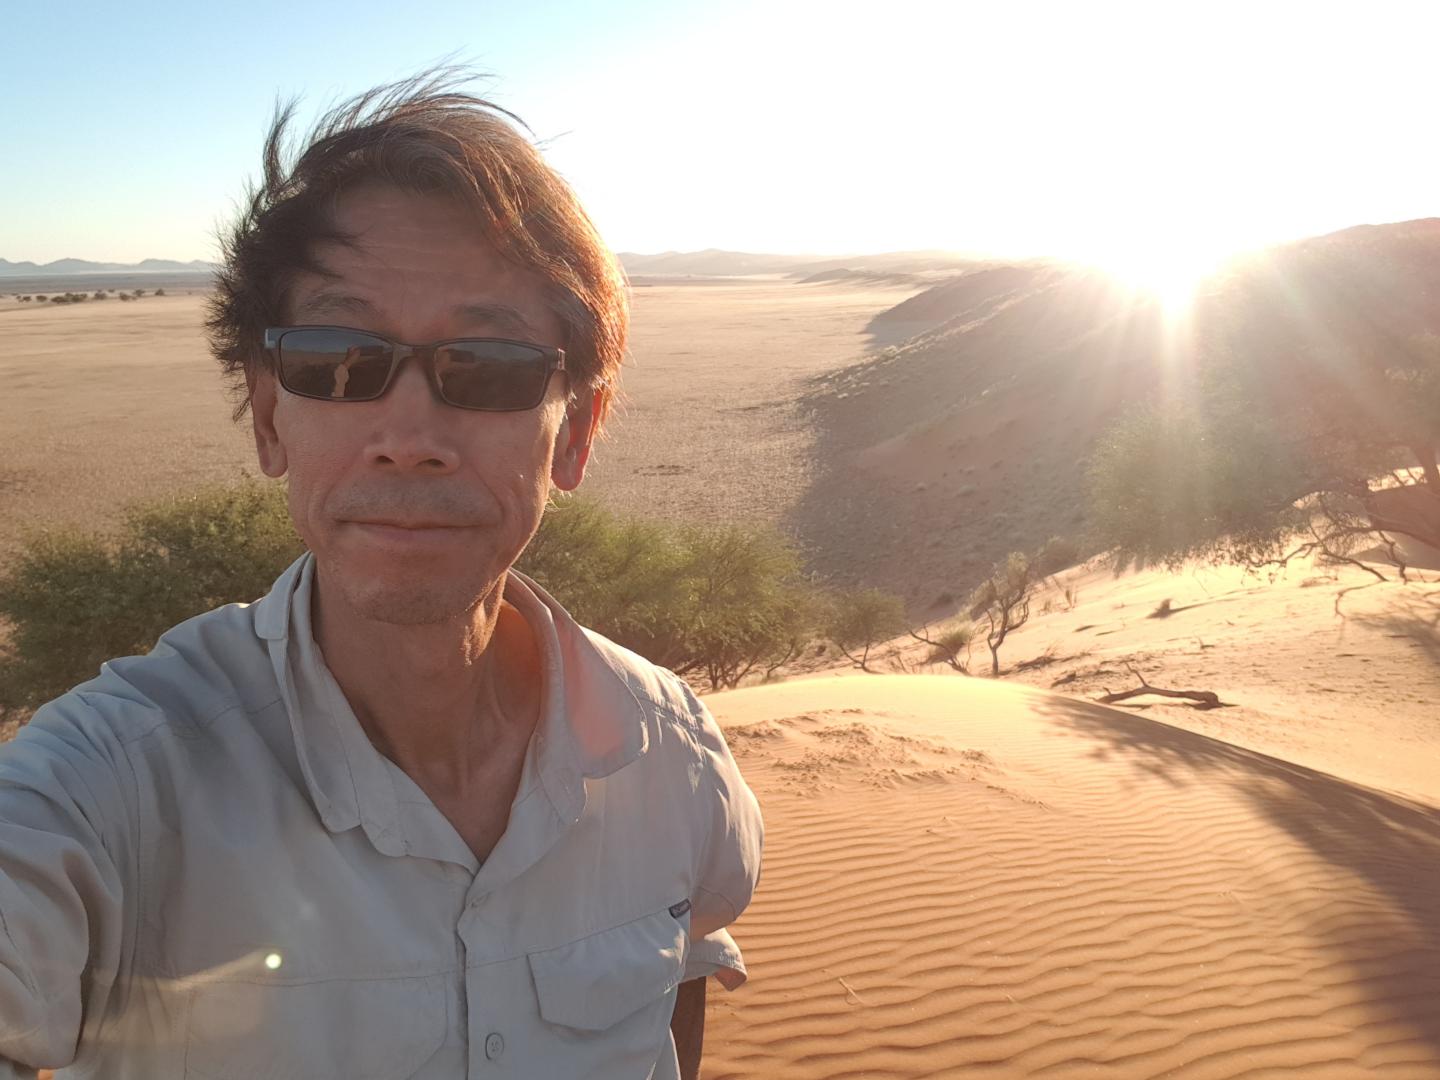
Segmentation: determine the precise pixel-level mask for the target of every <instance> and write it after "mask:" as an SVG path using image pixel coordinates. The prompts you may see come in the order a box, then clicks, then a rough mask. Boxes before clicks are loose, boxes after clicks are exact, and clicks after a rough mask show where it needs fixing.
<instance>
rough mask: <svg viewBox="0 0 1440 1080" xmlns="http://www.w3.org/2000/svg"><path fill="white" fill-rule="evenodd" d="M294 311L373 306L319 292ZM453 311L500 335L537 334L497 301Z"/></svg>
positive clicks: (366, 310) (359, 310) (365, 311)
mask: <svg viewBox="0 0 1440 1080" xmlns="http://www.w3.org/2000/svg"><path fill="white" fill-rule="evenodd" d="M295 310H296V311H303V312H307V313H308V314H311V315H325V314H327V313H335V314H342V315H343V314H361V315H369V314H372V313H373V312H374V311H375V305H374V304H372V303H371V302H370V301H369V300H366V299H365V298H364V297H362V296H352V295H351V294H349V293H344V292H340V291H338V290H335V289H321V290H320V291H319V292H316V293H314V294H312V295H310V296H307V297H306V298H305V299H303V300H301V301H300V302H299V303H297V304H296V305H295ZM454 310H455V314H456V316H458V317H459V318H461V319H464V320H465V321H466V322H467V323H483V324H485V325H486V326H493V327H496V328H497V329H499V330H501V331H502V332H504V333H509V334H517V335H520V336H524V337H534V336H535V335H536V334H537V333H538V331H537V330H536V329H535V326H534V324H533V323H531V321H530V320H529V319H528V318H526V317H525V313H524V312H522V311H521V310H520V309H519V308H517V307H514V306H512V305H510V304H507V303H504V302H503V301H500V300H473V301H470V302H469V303H465V304H460V305H459V306H457V307H456V308H455V309H454Z"/></svg>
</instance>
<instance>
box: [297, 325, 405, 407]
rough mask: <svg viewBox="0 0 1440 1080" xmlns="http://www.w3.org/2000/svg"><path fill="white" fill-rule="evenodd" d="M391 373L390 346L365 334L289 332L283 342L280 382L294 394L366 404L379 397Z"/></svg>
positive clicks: (332, 331) (313, 331)
mask: <svg viewBox="0 0 1440 1080" xmlns="http://www.w3.org/2000/svg"><path fill="white" fill-rule="evenodd" d="M389 373H390V348H389V346H388V345H386V344H385V343H384V342H383V341H377V340H376V339H375V338H371V337H367V336H365V335H363V334H355V333H346V332H345V331H341V330H290V331H288V332H286V333H285V334H284V335H282V336H281V338H280V382H281V384H282V385H283V386H284V387H285V389H287V390H289V391H290V392H291V393H292V394H301V395H304V396H305V397H314V398H332V399H334V400H337V401H364V400H367V399H369V398H375V397H379V396H380V393H381V391H382V390H384V389H385V377H386V376H387V375H388V374H389Z"/></svg>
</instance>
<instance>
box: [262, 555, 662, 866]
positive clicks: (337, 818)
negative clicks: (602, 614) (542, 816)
mask: <svg viewBox="0 0 1440 1080" xmlns="http://www.w3.org/2000/svg"><path fill="white" fill-rule="evenodd" d="M315 572H316V570H315V558H314V556H313V555H312V554H311V553H309V552H306V553H305V554H304V555H302V556H301V557H300V558H299V559H297V560H296V561H295V562H294V563H293V564H292V565H291V566H290V567H289V568H288V569H287V570H286V571H285V572H284V573H283V574H281V575H280V577H279V578H278V579H277V580H276V582H275V584H274V586H273V587H272V588H271V590H270V592H269V593H268V594H267V595H266V596H265V597H264V598H263V599H261V600H260V601H258V602H257V603H256V604H254V605H253V611H254V620H255V632H256V634H257V635H258V636H259V637H261V638H262V639H264V640H265V642H266V643H267V647H268V649H269V652H270V659H271V665H272V667H273V668H274V671H275V678H276V681H277V683H278V684H279V686H280V690H281V695H282V697H283V698H284V701H285V706H286V709H287V711H288V712H289V715H290V726H291V731H292V733H293V734H294V737H295V748H296V753H297V755H298V758H299V763H300V770H301V773H302V774H303V776H304V778H305V783H306V786H307V787H308V788H309V791H310V797H311V799H312V800H313V801H314V803H315V806H316V809H317V810H318V811H319V813H320V817H321V820H322V821H323V822H324V823H325V826H326V827H327V828H328V829H330V830H331V831H332V832H342V831H344V830H346V829H351V828H354V827H355V826H356V825H362V826H364V828H365V831H366V834H367V835H368V836H369V837H370V839H371V841H372V843H374V844H375V846H376V848H377V849H379V850H380V851H381V852H383V853H385V854H387V855H398V854H403V853H404V851H405V841H404V836H403V830H402V828H401V823H400V818H399V806H398V802H397V799H396V792H395V786H394V782H393V780H392V779H391V777H390V773H389V770H388V769H387V767H386V763H385V761H384V759H383V758H382V757H381V755H380V753H379V751H377V750H376V749H375V748H374V746H373V745H371V743H370V740H369V738H368V737H367V736H366V735H365V732H364V729H363V728H361V726H360V722H359V720H358V719H356V717H355V714H354V711H353V710H352V709H351V708H350V705H349V703H348V702H347V701H346V700H345V696H344V694H343V692H341V690H340V687H339V685H338V684H337V683H336V682H335V679H334V676H333V675H331V673H330V669H329V668H328V667H327V666H326V664H325V661H324V657H323V656H322V655H321V653H320V649H319V647H318V646H317V645H316V644H315V639H314V634H313V631H312V627H311V621H310V598H311V594H312V590H313V588H314V580H315ZM505 599H506V600H507V601H509V602H510V603H511V604H512V605H513V606H514V607H515V609H516V610H517V611H519V612H520V614H521V615H522V616H523V617H524V618H525V620H526V622H527V623H528V624H529V625H530V629H531V632H532V633H533V634H534V636H535V640H536V643H537V645H538V647H539V650H540V658H541V672H542V676H541V678H542V686H541V697H540V718H539V721H538V723H537V724H536V728H535V735H534V737H533V738H532V741H531V745H530V750H529V753H530V755H533V763H534V766H535V770H536V773H537V774H538V776H539V778H540V782H541V785H542V786H543V788H544V790H545V793H546V795H547V797H548V798H549V800H550V803H551V805H552V806H553V808H554V810H555V812H556V814H557V815H559V817H560V818H561V819H562V820H563V821H565V822H566V823H570V822H574V821H576V820H578V819H579V816H580V812H581V811H582V810H583V809H584V805H585V789H584V779H585V778H600V777H604V776H608V775H610V774H611V773H613V772H615V771H616V770H618V769H620V768H623V767H624V766H625V765H627V764H629V763H630V762H632V761H634V760H636V759H637V758H638V757H640V756H641V755H642V754H643V753H645V751H646V749H647V747H648V745H649V736H648V724H647V710H646V709H645V708H644V706H643V705H642V703H641V699H640V697H638V696H637V695H636V693H635V691H634V689H632V686H631V681H630V680H629V679H627V678H626V676H625V672H624V668H623V664H622V663H621V662H619V661H618V660H617V658H616V655H614V654H613V653H612V650H613V648H614V647H613V646H609V647H608V648H607V647H603V646H602V645H600V644H599V643H597V641H596V640H594V639H593V638H592V636H591V634H590V631H588V630H586V629H584V628H583V627H581V626H580V625H579V624H578V623H576V622H575V620H574V619H573V618H571V616H570V614H569V613H568V612H566V611H565V609H564V608H563V607H562V606H561V605H560V604H559V603H558V602H557V601H556V600H555V599H554V598H553V597H552V596H550V595H549V594H548V593H547V592H546V591H545V590H544V589H542V588H541V587H540V586H539V585H537V584H536V583H535V582H533V581H531V580H530V579H529V578H528V577H526V576H525V575H524V574H521V573H519V572H518V571H515V570H511V571H510V572H509V574H508V575H507V578H506V583H505ZM600 640H601V641H603V639H600ZM606 645H608V643H606Z"/></svg>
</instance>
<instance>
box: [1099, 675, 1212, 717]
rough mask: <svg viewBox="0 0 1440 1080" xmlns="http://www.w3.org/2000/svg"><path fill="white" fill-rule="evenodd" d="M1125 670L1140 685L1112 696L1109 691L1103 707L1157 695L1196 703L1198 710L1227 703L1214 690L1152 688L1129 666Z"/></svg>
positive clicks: (1103, 700)
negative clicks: (1148, 695) (1147, 695)
mask: <svg viewBox="0 0 1440 1080" xmlns="http://www.w3.org/2000/svg"><path fill="white" fill-rule="evenodd" d="M1125 669H1126V670H1127V671H1129V672H1130V674H1131V675H1134V676H1135V678H1137V679H1139V680H1140V685H1139V686H1138V687H1137V688H1136V689H1134V690H1122V691H1120V692H1119V693H1118V694H1112V693H1110V692H1109V691H1108V690H1107V691H1106V693H1105V696H1104V697H1102V698H1100V703H1101V704H1102V705H1114V704H1116V703H1117V702H1121V701H1128V700H1129V699H1130V698H1133V697H1140V696H1141V695H1142V694H1157V695H1159V696H1160V697H1168V698H1183V699H1185V700H1186V701H1191V702H1194V705H1193V706H1192V708H1196V709H1219V708H1223V707H1224V705H1225V702H1223V701H1221V700H1220V695H1219V694H1217V693H1215V691H1213V690H1166V689H1165V688H1163V687H1159V686H1151V685H1150V684H1149V683H1148V682H1146V681H1145V676H1143V675H1141V674H1140V673H1139V672H1138V671H1136V670H1135V669H1134V668H1133V667H1131V666H1130V665H1129V664H1126V665H1125Z"/></svg>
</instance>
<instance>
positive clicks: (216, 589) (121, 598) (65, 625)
mask: <svg viewBox="0 0 1440 1080" xmlns="http://www.w3.org/2000/svg"><path fill="white" fill-rule="evenodd" d="M302 550H303V548H302V546H301V544H300V540H299V537H297V536H296V535H295V531H294V529H293V528H292V527H291V524H290V517H289V514H288V512H287V510H286V507H285V489H284V488H283V487H281V486H279V485H272V484H265V483H262V482H260V481H256V480H248V481H246V482H245V483H242V484H239V485H232V486H225V487H212V488H206V489H203V490H201V491H198V492H195V493H193V494H191V495H188V496H185V497H180V498H172V499H166V500H163V501H159V502H154V503H149V504H146V505H144V506H141V507H137V508H135V509H132V510H131V511H130V512H129V513H127V514H126V516H125V519H124V523H123V527H122V528H121V530H120V534H119V536H118V537H116V538H114V539H104V538H102V537H100V536H98V535H95V534H76V533H69V532H54V531H47V532H37V533H32V534H31V535H30V536H29V537H28V539H27V540H26V541H25V542H24V544H23V546H22V549H21V552H20V555H19V556H18V558H17V559H16V561H15V562H14V563H13V564H12V565H11V567H10V569H9V571H8V572H7V573H6V575H5V576H4V577H3V578H0V618H4V619H6V620H7V621H8V622H9V623H10V625H11V628H12V629H11V635H10V643H9V645H8V646H7V647H6V648H5V649H4V650H3V651H0V709H3V708H10V709H22V708H33V707H35V706H36V705H39V704H41V703H42V702H45V701H48V700H49V699H51V698H53V697H55V696H57V695H59V694H62V693H64V692H65V691H67V690H69V689H70V688H71V687H72V686H74V685H76V684H77V683H80V682H84V681H85V680H86V679H89V678H91V677H92V676H93V675H94V674H95V673H96V671H97V670H98V669H99V667H100V664H101V663H103V662H104V661H106V660H109V659H110V658H112V657H116V656H128V655H133V654H136V653H143V652H147V651H148V650H149V649H150V647H151V646H152V645H153V644H154V643H155V639H156V638H158V637H159V636H160V635H161V634H162V633H164V632H165V631H166V630H168V629H169V628H170V627H171V626H174V625H175V624H176V623H178V622H181V621H183V620H185V619H187V618H189V617H190V616H192V615H198V614H200V613H201V612H203V611H208V610H210V609H211V608H213V607H217V606H219V605H221V604H226V603H230V602H232V601H237V600H239V601H248V600H254V599H255V598H256V597H259V596H262V595H264V593H265V592H266V590H267V589H269V587H270V585H271V583H272V582H273V581H274V580H275V578H276V577H277V576H278V575H279V573H280V571H281V570H283V569H284V568H285V566H286V565H287V564H288V563H290V562H291V561H292V560H293V559H294V558H295V557H296V556H297V555H298V554H299V553H300V552H301V551H302Z"/></svg>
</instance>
